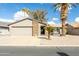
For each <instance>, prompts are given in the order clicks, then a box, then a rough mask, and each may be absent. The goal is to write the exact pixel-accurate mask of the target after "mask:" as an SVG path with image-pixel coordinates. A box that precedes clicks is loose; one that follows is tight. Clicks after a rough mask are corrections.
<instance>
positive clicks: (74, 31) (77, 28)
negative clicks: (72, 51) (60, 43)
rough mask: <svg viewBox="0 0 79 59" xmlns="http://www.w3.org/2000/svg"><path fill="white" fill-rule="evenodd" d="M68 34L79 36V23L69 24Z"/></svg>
mask: <svg viewBox="0 0 79 59" xmlns="http://www.w3.org/2000/svg"><path fill="white" fill-rule="evenodd" d="M67 33H68V34H71V35H79V23H74V24H71V25H70V24H67Z"/></svg>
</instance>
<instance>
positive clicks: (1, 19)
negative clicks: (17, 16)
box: [0, 18, 14, 22]
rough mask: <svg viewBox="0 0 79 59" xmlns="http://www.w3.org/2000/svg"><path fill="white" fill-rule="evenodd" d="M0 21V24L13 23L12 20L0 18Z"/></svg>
mask: <svg viewBox="0 0 79 59" xmlns="http://www.w3.org/2000/svg"><path fill="white" fill-rule="evenodd" d="M0 21H1V22H14V20H12V19H3V18H0Z"/></svg>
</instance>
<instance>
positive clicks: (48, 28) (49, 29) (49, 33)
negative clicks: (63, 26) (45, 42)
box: [46, 26, 53, 39]
mask: <svg viewBox="0 0 79 59" xmlns="http://www.w3.org/2000/svg"><path fill="white" fill-rule="evenodd" d="M46 30H47V32H48V39H50V35H51V32H53V27H52V26H47V27H46Z"/></svg>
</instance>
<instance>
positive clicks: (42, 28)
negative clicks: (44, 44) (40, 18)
mask: <svg viewBox="0 0 79 59" xmlns="http://www.w3.org/2000/svg"><path fill="white" fill-rule="evenodd" d="M41 35H45V26H41Z"/></svg>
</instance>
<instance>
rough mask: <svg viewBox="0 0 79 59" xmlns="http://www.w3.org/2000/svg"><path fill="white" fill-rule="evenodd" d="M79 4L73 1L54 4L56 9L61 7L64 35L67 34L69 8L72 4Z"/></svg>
mask: <svg viewBox="0 0 79 59" xmlns="http://www.w3.org/2000/svg"><path fill="white" fill-rule="evenodd" d="M76 5H77V4H72V3H57V4H54V7H55V10H56V9H58V8H60V19H61V22H62V36H64V35H65V22H66V20H67V17H68V8H70V7H71V6H74V7H76Z"/></svg>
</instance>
